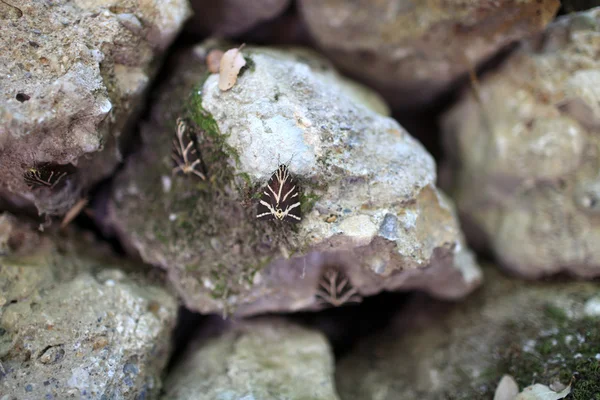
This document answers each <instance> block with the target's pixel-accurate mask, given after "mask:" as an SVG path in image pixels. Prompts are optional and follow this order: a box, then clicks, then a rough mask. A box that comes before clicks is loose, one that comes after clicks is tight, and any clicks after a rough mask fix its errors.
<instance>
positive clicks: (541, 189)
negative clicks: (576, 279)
mask: <svg viewBox="0 0 600 400" xmlns="http://www.w3.org/2000/svg"><path fill="white" fill-rule="evenodd" d="M599 31H600V8H596V9H593V10H590V11H588V12H583V13H579V14H571V15H569V16H566V17H562V18H560V19H559V20H557V21H556V22H555V23H553V24H552V25H551V26H550V27H549V28H548V30H547V31H546V32H545V33H544V34H543V35H541V36H540V37H538V38H536V40H531V41H529V42H526V43H524V44H523V46H522V48H521V49H520V50H519V51H518V52H516V53H515V54H514V55H513V56H512V57H511V58H510V59H508V60H507V61H506V63H505V64H503V65H502V66H501V68H499V69H498V70H497V71H495V72H494V73H492V74H490V75H489V76H487V77H486V78H485V79H484V80H483V82H482V83H481V87H480V89H479V95H478V96H477V97H476V96H474V95H472V94H466V95H465V96H464V98H463V99H462V100H461V101H460V102H459V103H458V104H457V105H456V106H454V107H453V108H452V109H451V110H450V111H449V113H448V114H447V115H446V117H445V121H444V130H445V135H446V137H445V139H446V144H447V146H446V147H447V149H448V154H449V160H448V162H447V165H446V167H447V168H448V171H450V172H451V175H453V177H452V180H453V183H452V185H453V186H452V194H453V197H454V198H455V199H456V202H457V205H458V208H459V210H460V212H461V214H462V216H464V221H465V226H467V227H468V229H467V231H468V234H469V236H470V237H472V238H473V239H474V241H478V242H479V244H480V245H481V246H486V247H488V248H490V249H492V250H493V252H494V253H495V254H496V256H497V257H498V259H499V261H500V262H501V263H502V264H503V265H504V266H505V267H507V268H510V269H511V270H513V271H516V272H518V273H519V274H522V275H524V276H527V277H531V278H536V277H540V276H542V275H547V274H552V273H556V272H558V271H568V272H570V273H572V274H575V275H579V276H583V277H592V276H600V247H598V243H599V241H600V220H599V219H598V216H599V215H600V214H599V210H600V208H599V206H598V205H599V204H600V177H599V175H598V163H599V162H600V140H599V138H600V135H599V134H600V58H599V57H598V54H599V52H600V33H599Z"/></svg>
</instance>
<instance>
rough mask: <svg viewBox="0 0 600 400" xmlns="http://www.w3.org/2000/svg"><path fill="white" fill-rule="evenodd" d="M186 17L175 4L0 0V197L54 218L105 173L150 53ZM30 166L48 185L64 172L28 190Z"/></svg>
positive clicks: (152, 61)
mask: <svg viewBox="0 0 600 400" xmlns="http://www.w3.org/2000/svg"><path fill="white" fill-rule="evenodd" d="M8 3H11V4H17V5H18V7H17V6H9V5H7V4H8ZM188 15H189V9H188V5H187V2H186V1H185V0H168V1H160V2H149V1H145V2H138V1H134V0H76V1H65V0H61V1H52V2H42V1H33V0H22V1H18V2H14V1H13V2H2V5H0V48H1V49H2V52H0V177H1V178H0V195H3V196H6V197H9V198H11V200H15V199H12V197H15V196H16V197H21V198H26V199H27V200H29V201H30V202H33V203H34V204H35V205H36V207H37V209H38V211H39V212H40V213H49V214H62V213H64V212H66V211H67V210H68V209H69V208H70V207H71V206H72V205H73V204H74V203H75V202H76V201H77V200H78V198H79V196H81V195H82V192H83V191H85V189H86V188H89V187H90V186H91V185H92V184H93V183H95V182H98V181H99V180H100V179H102V178H104V177H106V176H107V175H108V174H109V173H110V172H111V171H112V170H113V169H114V167H115V166H116V165H117V163H118V162H119V161H120V160H121V155H120V152H119V143H120V142H122V141H123V140H125V138H126V137H127V132H128V130H127V123H128V122H130V121H131V120H132V118H130V117H131V116H132V115H135V111H136V109H137V108H138V105H139V104H140V101H141V99H142V95H143V94H144V92H145V90H144V89H145V88H146V87H147V86H148V83H149V81H150V79H151V78H152V75H153V74H154V72H155V70H156V67H157V66H158V64H159V63H158V62H157V61H158V60H157V58H158V56H160V55H161V53H162V52H163V51H164V50H165V49H166V47H167V46H168V45H169V44H170V43H171V41H172V40H173V39H174V37H175V35H176V34H177V32H178V31H179V29H180V27H181V26H182V24H183V22H184V20H185V19H186V18H187V17H188ZM31 168H36V169H38V170H40V169H41V170H42V172H41V174H42V177H43V178H44V179H45V180H48V181H49V182H51V183H52V182H56V176H57V175H58V174H59V173H62V172H67V173H68V175H67V176H65V177H63V178H62V179H61V180H60V181H59V182H56V183H57V185H56V186H54V188H47V187H44V186H43V185H35V186H34V187H33V188H32V187H29V186H28V185H27V182H26V181H25V179H24V174H25V173H26V172H27V171H28V170H29V169H31ZM53 172H54V173H55V175H54V178H49V176H50V174H52V173H53ZM13 203H16V204H18V203H19V201H18V200H17V201H13Z"/></svg>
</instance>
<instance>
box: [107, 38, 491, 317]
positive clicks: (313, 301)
mask: <svg viewBox="0 0 600 400" xmlns="http://www.w3.org/2000/svg"><path fill="white" fill-rule="evenodd" d="M215 46H216V44H215V43H212V42H210V43H206V44H205V45H203V46H199V47H197V48H195V49H194V51H193V52H192V53H187V54H184V55H181V56H180V59H179V61H177V62H178V63H179V64H180V67H179V69H178V70H177V71H176V72H175V73H174V77H175V78H174V79H173V80H172V81H171V82H169V83H168V84H166V87H165V89H163V91H162V97H161V100H160V101H158V103H157V105H156V107H155V108H154V110H153V112H152V119H151V120H150V121H148V122H147V123H146V124H144V127H143V129H142V135H143V138H144V142H145V148H144V149H143V150H142V151H141V152H140V153H139V154H137V155H136V156H134V157H132V159H131V160H130V162H128V165H127V167H126V168H125V170H124V171H123V173H122V174H121V175H120V176H119V177H118V178H117V181H116V184H115V186H114V193H113V201H112V202H111V204H110V208H109V216H108V221H109V222H110V223H111V224H112V226H113V227H114V228H115V229H116V230H117V231H118V232H119V234H120V237H121V238H122V239H123V241H124V242H125V243H127V245H128V247H129V248H131V249H134V250H136V251H138V252H139V253H140V254H141V256H142V258H143V259H144V260H145V261H146V262H149V263H152V264H154V265H158V266H161V267H163V268H165V269H167V271H168V274H169V277H170V279H171V281H172V282H173V283H174V284H175V285H176V286H177V287H178V289H179V292H180V294H181V296H182V297H183V299H184V301H185V303H186V305H187V306H188V307H189V308H191V309H193V310H198V311H201V312H215V311H218V312H225V313H232V312H235V313H237V314H238V315H249V314H256V313H263V312H268V311H294V310H301V309H319V308H322V307H323V306H324V304H322V303H320V302H319V301H318V299H317V297H316V294H317V288H318V287H319V282H323V281H324V279H325V280H326V277H324V274H325V272H326V270H331V269H333V270H336V271H338V272H339V274H338V279H339V280H340V281H339V282H338V284H339V283H340V282H341V281H342V280H343V279H344V278H342V276H346V277H347V279H348V284H349V286H348V287H349V288H352V287H354V288H355V289H356V290H357V292H358V293H357V295H358V296H369V295H373V294H375V293H378V292H380V291H382V290H398V289H422V290H425V291H427V292H429V293H432V294H434V295H436V296H439V297H444V298H458V297H461V296H464V295H465V294H467V293H468V292H470V291H471V290H472V289H473V288H475V287H476V286H477V285H478V284H479V281H480V274H479V270H478V267H477V265H476V264H475V262H474V260H473V257H472V256H471V254H470V252H469V250H468V249H467V248H465V246H464V243H463V241H462V235H461V232H460V229H459V226H458V224H457V221H456V218H455V216H454V211H453V206H452V204H451V202H450V201H449V200H448V199H447V198H446V197H445V196H444V195H443V194H442V193H441V192H440V191H439V190H438V189H437V188H436V187H435V180H436V174H435V163H434V161H433V159H432V157H431V156H430V155H429V154H428V153H427V152H426V151H425V150H424V148H423V147H422V146H421V145H420V144H419V143H418V142H417V141H416V140H415V139H413V138H412V137H411V136H410V135H409V134H408V133H407V132H406V131H405V130H404V129H403V128H402V127H401V126H399V125H398V124H397V123H396V122H395V121H394V120H393V119H391V118H388V117H386V116H384V115H382V114H380V112H383V113H385V112H387V107H385V105H383V104H382V101H381V100H380V99H379V98H378V96H376V95H375V94H373V93H372V92H370V91H368V90H367V89H365V88H362V87H361V86H359V85H357V84H355V83H349V82H348V81H347V80H346V79H343V78H341V77H340V76H339V75H338V74H337V73H336V72H335V71H334V70H333V69H332V68H331V66H330V65H329V64H328V63H327V62H326V61H324V60H323V59H322V58H320V57H318V56H316V55H315V54H314V53H312V52H309V51H306V50H300V49H298V50H291V51H281V50H275V49H267V48H253V47H248V48H245V49H244V55H245V56H246V61H247V67H246V68H244V69H243V70H242V71H241V73H240V76H239V78H238V80H237V83H236V85H235V86H234V87H233V88H232V89H231V90H229V91H226V92H221V91H220V90H219V89H218V87H217V83H218V76H217V75H216V74H213V75H209V74H208V73H207V72H206V69H205V67H203V66H204V64H205V60H204V58H205V56H206V54H207V52H208V51H209V50H210V49H211V48H214V47H215ZM178 117H184V118H186V120H187V124H188V129H189V132H190V133H191V134H192V135H196V137H197V138H198V142H199V149H200V153H201V154H202V158H203V161H204V163H205V164H206V166H207V174H208V176H209V179H208V180H207V181H202V180H200V179H198V178H196V177H185V176H172V175H171V169H172V160H171V151H172V145H171V143H172V140H173V138H174V137H175V136H174V135H175V131H176V123H175V121H176V119H177V118H178ZM280 162H282V163H286V164H288V166H289V170H290V171H291V174H292V175H293V176H294V178H295V179H296V180H297V181H298V183H299V185H300V187H301V195H300V202H301V210H302V214H303V220H302V221H301V222H300V223H299V224H298V225H295V226H292V225H290V224H287V223H274V222H271V221H257V220H256V204H257V196H259V195H260V194H261V193H262V187H263V185H264V184H265V183H266V181H267V180H268V179H269V177H270V176H271V174H272V173H273V172H274V171H275V170H276V169H277V167H278V165H279V163H280ZM349 290H350V289H349ZM328 295H331V296H334V297H335V296H337V295H339V293H329V294H328ZM327 302H329V303H334V302H330V301H327Z"/></svg>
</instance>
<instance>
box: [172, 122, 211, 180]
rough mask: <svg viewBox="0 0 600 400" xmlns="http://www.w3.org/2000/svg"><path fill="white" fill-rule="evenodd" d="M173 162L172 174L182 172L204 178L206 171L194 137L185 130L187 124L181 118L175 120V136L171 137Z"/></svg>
mask: <svg viewBox="0 0 600 400" xmlns="http://www.w3.org/2000/svg"><path fill="white" fill-rule="evenodd" d="M171 157H172V158H173V162H174V165H175V166H174V167H173V175H175V174H177V173H179V172H182V173H183V174H184V175H190V174H191V175H195V176H197V177H199V178H200V179H202V180H206V171H205V170H204V165H203V163H202V158H201V157H200V150H199V149H198V143H197V142H196V140H195V138H194V137H193V136H192V135H190V134H189V133H188V132H187V125H186V124H185V122H184V121H183V120H182V119H178V120H177V133H176V138H175V139H173V154H172V155H171Z"/></svg>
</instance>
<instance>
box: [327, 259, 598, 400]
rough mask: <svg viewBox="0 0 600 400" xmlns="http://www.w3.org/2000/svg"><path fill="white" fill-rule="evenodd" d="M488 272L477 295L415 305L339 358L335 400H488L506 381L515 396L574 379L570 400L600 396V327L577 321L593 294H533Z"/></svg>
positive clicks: (551, 289) (555, 290)
mask: <svg viewBox="0 0 600 400" xmlns="http://www.w3.org/2000/svg"><path fill="white" fill-rule="evenodd" d="M488 267H489V268H484V272H485V282H486V283H485V285H483V288H482V289H480V290H478V291H477V292H476V293H474V294H473V295H471V296H470V297H468V298H467V299H466V300H465V301H463V302H461V303H448V302H441V301H435V300H432V299H430V298H427V297H426V296H421V297H418V298H416V299H414V300H413V301H412V303H410V304H409V305H408V306H406V307H405V308H404V309H403V310H402V311H400V312H399V313H398V314H397V315H396V316H395V318H394V319H393V322H392V324H390V326H389V327H387V328H385V329H384V330H383V331H382V332H380V333H378V334H376V335H372V336H371V337H370V338H367V339H366V340H364V341H363V342H361V343H360V344H359V345H358V346H356V348H354V349H353V350H351V351H350V353H349V354H347V355H346V356H344V357H342V359H341V360H340V361H339V362H338V365H337V366H336V384H337V388H338V392H339V394H340V397H341V398H343V399H345V400H359V399H360V400H371V399H386V400H387V399H390V400H391V399H423V400H427V399H431V400H437V399H457V400H468V399H491V398H493V397H494V392H495V391H496V388H497V386H498V384H499V382H500V381H501V378H502V377H503V375H505V374H508V375H511V376H513V377H514V378H515V380H516V382H517V383H518V386H519V387H520V388H525V387H527V386H530V385H532V384H533V383H537V384H543V385H547V386H551V387H560V386H561V385H559V382H560V383H562V387H564V386H566V385H568V384H569V382H570V381H571V377H573V376H574V377H575V379H574V381H573V386H572V394H573V397H572V398H574V399H592V398H594V395H595V394H597V393H600V372H599V371H598V357H600V356H599V355H598V350H599V349H600V319H599V317H598V316H595V317H590V316H589V315H588V314H587V313H586V312H585V304H586V302H587V301H589V300H588V299H590V298H593V296H594V295H597V293H598V290H599V289H600V285H598V284H593V283H581V282H580V283H560V282H555V283H550V282H546V283H544V284H536V285H533V284H531V283H528V282H524V281H517V280H514V279H513V280H511V279H508V278H507V277H505V276H503V275H501V274H500V273H499V272H498V271H497V270H496V269H494V268H493V267H492V266H488ZM558 391H560V390H558Z"/></svg>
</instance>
